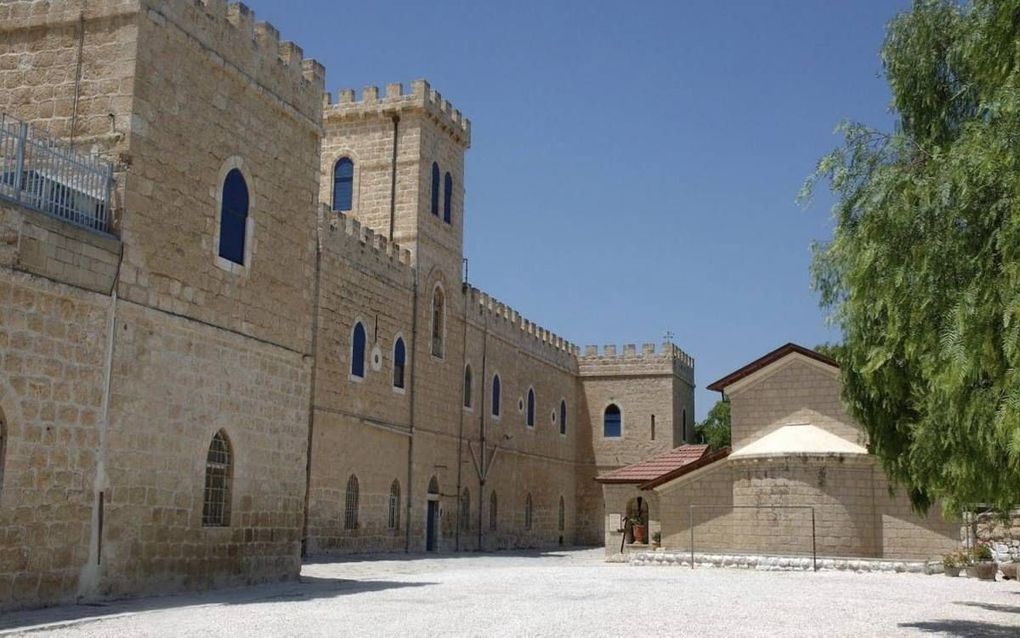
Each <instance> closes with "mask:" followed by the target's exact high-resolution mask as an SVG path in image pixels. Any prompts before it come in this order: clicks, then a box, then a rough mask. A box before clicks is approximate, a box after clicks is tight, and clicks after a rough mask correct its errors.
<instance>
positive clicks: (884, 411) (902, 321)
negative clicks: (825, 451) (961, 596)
mask: <svg viewBox="0 0 1020 638" xmlns="http://www.w3.org/2000/svg"><path fill="white" fill-rule="evenodd" d="M882 61H883V66H884V72H885V76H886V78H887V80H888V83H889V86H890V87H891V89H892V95H893V100H892V110H893V113H894V115H895V116H896V118H897V125H896V127H895V129H894V130H893V131H891V132H881V131H877V130H875V129H872V128H869V127H867V126H864V125H862V124H843V125H841V126H840V128H839V130H840V131H841V132H842V134H843V137H844V142H843V144H842V145H841V146H840V147H839V148H837V149H836V150H835V151H834V152H832V153H831V154H829V155H827V156H826V157H824V158H823V159H822V160H821V161H820V162H819V165H818V168H817V171H816V173H815V175H814V176H813V177H812V178H809V180H808V182H807V183H806V184H805V190H804V192H803V193H802V196H806V197H809V196H810V193H811V190H812V189H813V188H814V186H815V185H816V183H817V182H818V180H824V181H827V182H828V184H829V185H830V187H831V189H832V191H833V192H834V194H835V196H836V204H835V206H834V216H835V231H834V236H833V238H832V240H831V241H830V242H828V243H826V244H820V245H816V246H815V247H814V260H813V264H812V271H813V279H814V284H815V287H816V288H817V290H818V291H819V292H820V296H821V303H822V305H823V306H824V307H826V308H827V309H829V310H830V312H831V315H830V316H831V318H832V320H833V321H835V322H836V324H837V325H838V326H839V327H840V328H841V330H842V332H843V338H844V341H843V348H842V349H841V351H840V352H839V353H838V358H839V361H840V363H841V364H842V366H841V367H842V372H843V377H844V390H843V392H844V401H845V402H846V404H847V405H848V408H849V410H850V412H851V413H852V414H853V416H854V417H855V418H857V420H859V421H860V422H861V423H862V424H863V425H864V427H865V428H866V429H867V431H868V434H869V437H870V440H871V445H872V448H873V450H874V451H875V452H876V453H877V454H878V455H879V456H880V457H881V459H882V461H883V465H884V466H885V468H886V470H887V471H888V472H889V474H890V475H891V476H892V477H894V478H895V479H897V480H898V481H900V482H901V483H903V484H904V485H905V486H907V488H908V493H909V495H910V497H911V500H912V501H913V503H914V505H915V506H916V507H918V508H919V509H922V510H925V509H927V508H928V507H929V506H930V504H931V503H932V502H933V500H934V499H935V498H944V499H945V502H946V505H947V508H949V509H951V510H953V511H958V509H959V508H961V507H964V506H967V505H970V504H975V503H988V504H991V505H993V506H996V507H999V508H1006V507H1009V506H1010V505H1012V504H1014V503H1015V502H1016V501H1017V499H1018V497H1020V74H1018V61H1020V0H974V1H973V2H972V3H970V4H967V5H960V4H958V3H955V2H948V1H938V0H917V1H915V3H914V5H913V8H912V10H911V11H910V12H907V13H904V14H901V15H900V16H898V17H896V18H895V19H894V20H893V21H892V22H891V23H890V24H889V27H888V32H887V35H886V39H885V43H884V45H883V48H882Z"/></svg>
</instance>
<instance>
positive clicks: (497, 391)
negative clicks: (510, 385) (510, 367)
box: [492, 374, 502, 416]
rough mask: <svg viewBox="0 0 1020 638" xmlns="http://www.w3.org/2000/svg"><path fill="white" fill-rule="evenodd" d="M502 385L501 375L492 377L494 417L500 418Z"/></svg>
mask: <svg viewBox="0 0 1020 638" xmlns="http://www.w3.org/2000/svg"><path fill="white" fill-rule="evenodd" d="M501 385H502V384H501V383H500V380H499V375H498V374H496V375H493V377H492V416H499V409H500V405H499V403H500V399H501V398H502V388H501V387H500V386H501Z"/></svg>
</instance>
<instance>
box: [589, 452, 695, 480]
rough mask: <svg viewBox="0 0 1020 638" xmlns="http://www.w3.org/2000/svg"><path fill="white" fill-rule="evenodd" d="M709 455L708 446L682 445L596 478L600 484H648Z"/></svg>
mask: <svg viewBox="0 0 1020 638" xmlns="http://www.w3.org/2000/svg"><path fill="white" fill-rule="evenodd" d="M706 454H708V446H707V445H681V446H680V447H676V448H673V449H672V450H670V451H669V452H663V453H662V454H658V455H656V456H653V457H652V458H650V459H645V460H644V461H641V462H639V463H634V464H633V465H628V466H626V467H621V468H619V469H616V470H613V471H612V472H607V473H606V474H602V475H601V476H598V477H596V478H595V480H596V481H598V482H599V483H646V482H648V481H653V480H655V479H657V478H659V477H660V476H662V475H664V474H669V473H671V472H674V471H676V470H677V469H679V468H682V467H684V466H685V465H689V464H691V463H694V462H696V461H698V460H700V459H701V458H703V457H704V456H705V455H706Z"/></svg>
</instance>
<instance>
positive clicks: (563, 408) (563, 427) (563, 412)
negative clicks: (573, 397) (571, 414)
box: [560, 400, 567, 434]
mask: <svg viewBox="0 0 1020 638" xmlns="http://www.w3.org/2000/svg"><path fill="white" fill-rule="evenodd" d="M566 433H567V402H566V400H563V401H560V434H566Z"/></svg>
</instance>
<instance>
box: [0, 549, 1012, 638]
mask: <svg viewBox="0 0 1020 638" xmlns="http://www.w3.org/2000/svg"><path fill="white" fill-rule="evenodd" d="M601 558H602V551H601V550H577V551H563V552H553V553H539V552H533V553H500V554H488V555H477V554H462V555H458V556H438V557H422V556H411V557H404V556H401V557H399V558H397V559H394V558H393V557H388V558H387V557H382V558H376V559H364V560H357V561H348V562H329V563H326V562H321V563H312V564H308V565H306V566H305V568H304V570H303V572H302V581H303V582H301V583H289V584H281V585H270V586H263V587H254V588H248V589H237V590H229V591H216V592H209V593H206V594H201V595H182V596H167V597H159V598H148V599H141V600H133V601H124V602H118V603H112V604H110V605H107V606H104V607H62V608H56V609H49V610H40V611H33V612H23V613H16V614H7V615H5V616H3V617H0V633H3V632H4V631H13V632H14V633H17V632H19V631H25V630H29V629H34V630H37V631H38V630H42V631H45V632H47V633H50V634H52V635H56V636H183V635H189V636H191V635H194V636H248V635H259V636H347V635H365V636H403V635H407V636H426V635H440V634H442V635H471V636H548V635H558V636H582V635H583V636H643V637H645V636H827V637H828V636H855V637H860V636H901V635H902V636H918V635H924V636H984V637H990V638H999V637H1002V636H1011V637H1020V585H1018V584H1017V583H1015V582H1001V581H1000V582H996V583H988V582H979V581H974V580H968V579H964V578H947V577H945V576H921V575H907V574H847V573H841V572H820V573H817V574H816V573H810V572H808V573H803V572H755V571H747V570H736V569H697V570H693V571H692V570H689V569H683V568H678V567H632V566H629V565H623V564H607V563H604V562H602V560H601Z"/></svg>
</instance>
